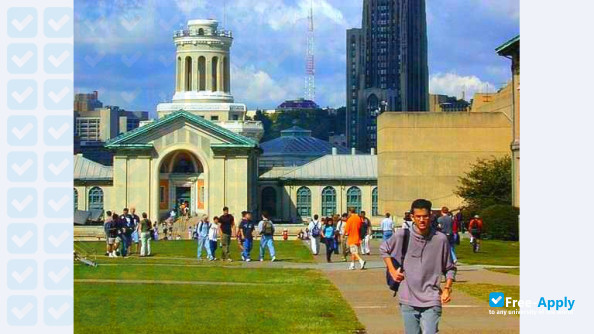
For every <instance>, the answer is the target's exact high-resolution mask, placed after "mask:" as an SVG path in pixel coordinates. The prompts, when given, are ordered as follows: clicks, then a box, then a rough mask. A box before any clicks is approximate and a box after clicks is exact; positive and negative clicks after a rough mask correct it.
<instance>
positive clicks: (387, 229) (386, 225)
mask: <svg viewBox="0 0 594 334" xmlns="http://www.w3.org/2000/svg"><path fill="white" fill-rule="evenodd" d="M380 228H381V229H382V239H383V240H384V241H386V240H388V239H390V237H391V236H392V234H394V221H393V220H392V218H390V213H389V212H386V218H384V219H382V222H381V223H380Z"/></svg>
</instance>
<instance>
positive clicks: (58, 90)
mask: <svg viewBox="0 0 594 334" xmlns="http://www.w3.org/2000/svg"><path fill="white" fill-rule="evenodd" d="M72 89H73V86H72V80H62V79H51V80H46V81H45V83H44V89H43V91H44V94H43V96H44V99H43V100H44V106H45V108H46V109H49V110H64V109H72V101H73V96H72Z"/></svg>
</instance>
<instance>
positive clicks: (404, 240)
mask: <svg viewBox="0 0 594 334" xmlns="http://www.w3.org/2000/svg"><path fill="white" fill-rule="evenodd" d="M409 240H410V230H409V229H407V228H405V229H404V236H403V237H402V259H401V261H400V266H402V267H404V258H405V257H406V252H407V251H408V242H409Z"/></svg>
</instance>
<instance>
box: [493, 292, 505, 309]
mask: <svg viewBox="0 0 594 334" xmlns="http://www.w3.org/2000/svg"><path fill="white" fill-rule="evenodd" d="M503 305H505V296H504V295H503V292H491V293H490V294H489V306H490V307H503Z"/></svg>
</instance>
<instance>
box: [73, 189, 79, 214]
mask: <svg viewBox="0 0 594 334" xmlns="http://www.w3.org/2000/svg"><path fill="white" fill-rule="evenodd" d="M72 202H74V211H76V210H78V191H77V190H76V188H74V195H73V197H72Z"/></svg>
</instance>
